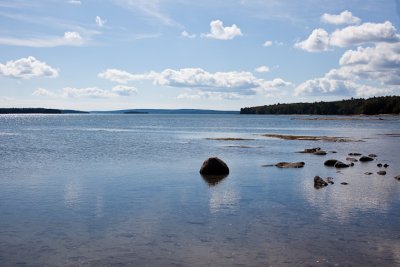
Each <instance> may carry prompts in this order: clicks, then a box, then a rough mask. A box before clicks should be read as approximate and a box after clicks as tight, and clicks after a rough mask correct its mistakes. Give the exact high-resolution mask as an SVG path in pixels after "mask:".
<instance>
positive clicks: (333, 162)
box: [324, 159, 338, 167]
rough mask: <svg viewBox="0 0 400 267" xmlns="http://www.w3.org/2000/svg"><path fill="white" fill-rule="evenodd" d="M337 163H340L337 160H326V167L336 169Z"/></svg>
mask: <svg viewBox="0 0 400 267" xmlns="http://www.w3.org/2000/svg"><path fill="white" fill-rule="evenodd" d="M336 162H338V160H337V159H328V160H326V161H325V162H324V165H325V166H328V167H334V166H335V164H336Z"/></svg>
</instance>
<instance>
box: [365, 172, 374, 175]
mask: <svg viewBox="0 0 400 267" xmlns="http://www.w3.org/2000/svg"><path fill="white" fill-rule="evenodd" d="M364 174H365V175H371V174H372V172H364Z"/></svg>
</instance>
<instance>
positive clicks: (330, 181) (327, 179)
mask: <svg viewBox="0 0 400 267" xmlns="http://www.w3.org/2000/svg"><path fill="white" fill-rule="evenodd" d="M326 181H327V182H328V183H330V184H334V182H333V178H332V177H327V178H326Z"/></svg>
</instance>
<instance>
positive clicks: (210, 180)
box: [201, 174, 228, 186]
mask: <svg viewBox="0 0 400 267" xmlns="http://www.w3.org/2000/svg"><path fill="white" fill-rule="evenodd" d="M201 176H202V177H203V179H204V181H206V182H207V184H208V185H209V186H216V185H217V184H219V183H220V182H221V181H222V180H223V179H224V178H225V177H227V176H228V175H227V174H224V175H201Z"/></svg>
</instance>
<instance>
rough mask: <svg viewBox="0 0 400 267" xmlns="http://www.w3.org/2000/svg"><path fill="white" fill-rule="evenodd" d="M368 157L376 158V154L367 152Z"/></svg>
mask: <svg viewBox="0 0 400 267" xmlns="http://www.w3.org/2000/svg"><path fill="white" fill-rule="evenodd" d="M368 157H370V158H376V157H377V155H375V154H369V155H368Z"/></svg>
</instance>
